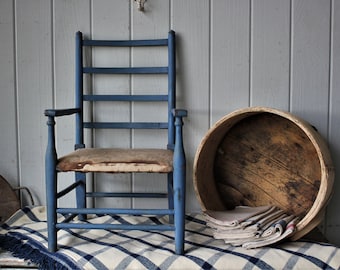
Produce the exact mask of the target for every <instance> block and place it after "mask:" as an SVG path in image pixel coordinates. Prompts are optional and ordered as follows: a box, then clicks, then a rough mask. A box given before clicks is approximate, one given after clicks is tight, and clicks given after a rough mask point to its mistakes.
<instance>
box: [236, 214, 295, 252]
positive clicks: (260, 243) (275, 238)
mask: <svg viewBox="0 0 340 270" xmlns="http://www.w3.org/2000/svg"><path fill="white" fill-rule="evenodd" d="M297 221H298V218H294V219H293V220H291V221H290V222H289V223H288V224H287V226H285V230H282V228H283V227H282V225H283V224H282V223H280V224H276V227H275V228H276V231H275V232H274V233H273V234H272V235H270V236H267V237H262V238H261V237H260V238H258V239H256V240H254V241H251V242H247V243H244V244H242V247H244V248H246V249H251V248H259V247H264V246H268V245H271V244H274V243H278V242H280V241H281V240H283V239H285V238H287V237H288V236H290V235H291V234H292V233H293V232H294V231H295V230H296V224H297Z"/></svg>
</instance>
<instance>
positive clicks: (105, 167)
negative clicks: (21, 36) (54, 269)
mask: <svg viewBox="0 0 340 270" xmlns="http://www.w3.org/2000/svg"><path fill="white" fill-rule="evenodd" d="M175 45H176V43H175V32H174V31H170V32H169V34H168V37H167V38H164V39H152V40H151V39H149V40H117V41H114V40H89V39H84V38H83V35H82V33H81V32H77V33H76V51H75V69H76V70H75V84H76V85H75V107H74V108H68V109H47V110H45V115H46V116H47V126H48V142H47V149H46V157H45V174H46V203H47V226H48V248H49V250H50V251H51V252H55V251H56V250H57V231H58V230H60V229H75V228H81V229H106V230H158V231H168V230H170V231H174V238H175V252H176V253H177V254H183V252H184V221H185V181H186V164H185V163H186V161H185V153H184V149H183V136H182V126H183V117H185V116H187V111H186V110H183V109H176V55H175V52H176V47H175ZM103 47H104V48H108V47H112V49H113V50H115V49H117V48H122V47H123V48H125V47H127V48H128V50H133V49H132V48H136V47H137V48H138V47H143V48H144V47H147V48H154V47H157V48H159V47H164V48H166V50H167V57H166V58H167V64H166V65H165V66H152V67H150V66H144V65H143V66H137V67H135V66H134V65H132V64H129V65H128V66H127V67H125V66H124V67H121V66H120V67H107V66H104V67H103V66H96V65H92V63H91V65H90V64H87V63H86V64H85V62H86V52H88V50H90V51H93V50H94V48H103ZM130 52H131V51H130ZM90 62H91V61H90ZM98 74H104V76H111V75H112V77H113V78H115V77H114V76H118V75H122V74H124V75H127V76H134V75H135V76H136V75H138V76H141V75H143V76H144V75H146V76H150V75H151V76H153V75H157V74H163V76H166V77H167V88H168V89H167V91H165V93H162V94H154V93H151V94H150V93H147V94H139V92H138V94H133V93H134V92H133V91H131V89H128V92H129V94H125V92H124V94H117V93H115V94H107V93H105V94H97V92H95V91H94V89H91V90H90V91H87V90H86V91H85V90H84V89H85V88H87V87H88V86H86V87H85V85H86V84H87V85H92V86H91V87H92V88H94V87H95V86H94V84H93V82H90V83H88V81H85V80H86V79H85V78H87V76H90V78H92V76H95V75H98ZM149 78H150V77H149ZM90 80H92V79H90ZM91 87H89V88H91ZM88 92H90V93H88ZM119 102H127V103H129V104H130V110H131V108H132V107H133V106H134V105H135V104H137V103H138V104H140V103H143V102H146V103H147V106H148V107H151V106H152V105H153V104H158V103H164V102H165V104H166V105H165V108H166V109H165V111H166V113H165V114H166V117H165V118H166V120H165V121H164V122H150V121H148V120H146V121H145V122H141V121H133V119H132V117H130V119H132V120H131V121H129V122H121V121H120V122H107V121H105V122H99V121H97V120H98V119H97V118H96V116H92V117H88V115H89V113H90V112H91V111H93V110H94V109H93V108H94V104H95V103H98V104H99V105H100V104H104V103H105V104H110V105H111V104H112V106H115V104H117V103H119ZM158 108H159V107H156V109H155V110H154V111H153V113H154V114H157V113H158ZM87 109H89V112H87V111H86V110H87ZM66 115H75V145H74V149H73V150H72V151H70V154H67V155H64V156H62V157H59V156H58V154H57V150H56V132H55V125H56V118H57V117H61V116H66ZM145 115H146V116H148V115H147V114H145ZM85 116H86V117H85ZM139 117H140V115H138V119H139ZM92 129H100V130H103V129H105V130H106V129H115V130H116V129H119V130H121V129H122V130H125V129H127V130H132V129H134V130H135V129H137V130H151V131H155V130H156V129H161V130H165V131H163V132H164V133H163V134H167V135H166V136H165V137H167V139H166V142H165V143H164V147H162V148H160V149H158V148H133V147H130V148H128V149H125V148H96V146H93V145H91V144H90V147H87V146H85V143H84V142H85V141H86V140H85V139H84V137H86V136H85V135H84V133H85V132H84V130H92ZM85 134H87V132H86V133H85ZM90 134H91V133H90ZM129 134H130V133H129ZM150 140H153V139H152V137H151V136H150ZM90 141H91V140H90ZM86 143H87V141H86ZM87 144H88V143H87ZM62 172H74V173H75V181H74V182H73V181H72V183H71V184H69V186H67V187H66V188H61V187H58V184H59V181H58V179H57V178H58V176H60V175H61V173H62ZM88 173H90V175H94V174H97V173H106V174H107V173H112V174H119V173H131V174H133V173H162V174H166V175H167V192H163V193H160V192H157V193H155V192H154V193H151V194H150V192H149V193H148V192H106V191H105V192H100V191H98V192H90V191H91V190H90V191H89V188H86V175H88ZM147 175H149V174H147ZM165 179H166V178H165ZM113 180H114V179H113ZM70 192H74V193H75V195H76V206H75V207H73V208H69V207H59V205H60V203H59V199H61V198H62V197H64V196H65V195H66V194H69V193H70ZM71 194H73V193H71ZM88 197H90V198H97V197H123V198H141V197H143V198H144V197H145V198H155V197H166V198H167V206H168V207H163V208H162V209H154V208H152V209H150V208H138V207H137V208H136V207H128V208H126V207H118V208H111V207H95V206H92V205H91V207H87V204H88V202H87V201H88V200H87V198H88ZM159 208H160V207H159ZM89 214H97V215H102V214H104V215H167V216H169V224H150V225H145V224H137V225H127V224H90V223H86V222H74V220H75V218H76V217H78V219H79V220H81V221H85V220H86V217H87V215H89ZM60 215H61V216H63V217H65V218H64V219H63V221H59V219H57V216H60Z"/></svg>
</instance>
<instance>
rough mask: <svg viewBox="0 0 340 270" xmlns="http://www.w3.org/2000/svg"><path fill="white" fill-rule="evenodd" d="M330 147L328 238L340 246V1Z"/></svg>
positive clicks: (337, 5)
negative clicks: (331, 181) (332, 170)
mask: <svg viewBox="0 0 340 270" xmlns="http://www.w3.org/2000/svg"><path fill="white" fill-rule="evenodd" d="M332 7H333V10H332V44H331V45H332V54H331V57H332V58H331V67H332V70H331V76H330V79H331V81H330V82H331V97H330V121H329V126H330V128H329V145H330V149H331V154H332V158H333V162H334V166H335V182H334V195H333V198H332V200H331V202H330V205H329V207H328V209H327V216H326V217H327V218H326V228H325V232H326V237H327V239H330V240H331V242H332V243H337V245H340V234H339V230H340V215H339V203H340V182H339V168H340V141H339V134H340V77H339V74H340V1H336V0H335V1H333V6H332Z"/></svg>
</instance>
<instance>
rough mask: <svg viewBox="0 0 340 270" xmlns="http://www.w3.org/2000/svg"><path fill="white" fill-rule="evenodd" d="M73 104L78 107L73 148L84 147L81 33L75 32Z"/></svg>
mask: <svg viewBox="0 0 340 270" xmlns="http://www.w3.org/2000/svg"><path fill="white" fill-rule="evenodd" d="M75 65H76V66H75V73H76V74H75V106H76V108H79V109H80V111H79V113H77V114H76V133H75V136H76V138H75V139H76V142H75V149H78V148H84V131H83V130H84V129H83V34H82V33H81V32H80V31H78V32H77V33H76V49H75Z"/></svg>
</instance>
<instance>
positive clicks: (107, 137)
mask: <svg viewBox="0 0 340 270" xmlns="http://www.w3.org/2000/svg"><path fill="white" fill-rule="evenodd" d="M130 35H131V34H130V2H129V1H125V0H120V1H110V0H107V1H102V0H99V1H97V0H95V1H93V2H92V38H94V39H122V40H123V39H129V38H130ZM130 54H131V52H130V50H129V49H127V48H114V49H112V48H98V49H95V50H94V52H93V55H92V61H93V63H94V65H96V66H110V65H116V66H125V67H126V66H129V64H130V61H131V59H130ZM130 80H131V79H130V76H128V75H114V76H108V75H95V76H94V78H93V89H92V91H94V92H96V93H102V94H109V93H112V91H114V92H115V93H117V94H127V93H129V92H130V85H131V82H130ZM94 112H95V119H98V120H99V121H112V120H117V121H129V119H130V117H131V113H130V106H129V105H128V104H127V103H120V102H118V103H111V102H109V103H106V102H100V103H99V104H98V106H96V107H95V108H94ZM94 144H95V146H97V147H129V146H130V145H131V138H130V132H129V131H126V130H105V129H104V130H97V131H96V133H95V136H94ZM94 188H95V190H96V191H109V190H110V191H122V192H129V191H131V177H130V175H128V174H114V175H113V174H98V175H96V177H95V187H94ZM110 205H116V206H117V207H130V206H131V201H130V199H126V198H109V199H98V200H96V206H97V207H109V206H110Z"/></svg>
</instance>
